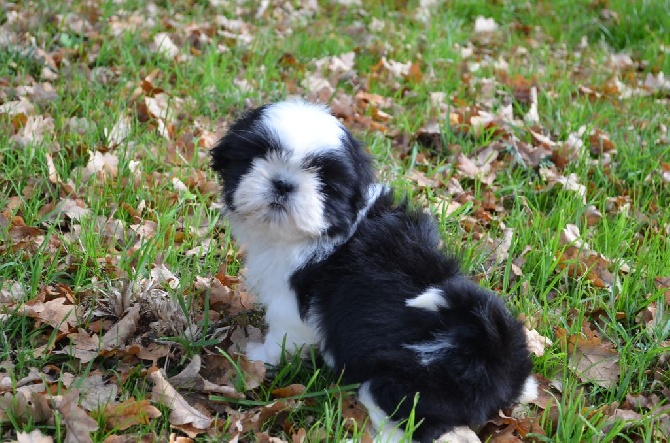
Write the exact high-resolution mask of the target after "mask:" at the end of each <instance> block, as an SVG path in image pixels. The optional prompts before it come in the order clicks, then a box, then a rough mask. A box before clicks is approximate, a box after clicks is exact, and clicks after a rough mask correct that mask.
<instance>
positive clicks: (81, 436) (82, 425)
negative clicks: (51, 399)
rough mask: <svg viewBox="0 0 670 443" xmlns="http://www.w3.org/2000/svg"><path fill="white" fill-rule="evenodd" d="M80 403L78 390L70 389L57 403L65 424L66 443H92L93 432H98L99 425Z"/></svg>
mask: <svg viewBox="0 0 670 443" xmlns="http://www.w3.org/2000/svg"><path fill="white" fill-rule="evenodd" d="M78 402H79V390H78V389H70V390H69V391H68V392H67V393H66V394H65V395H64V396H63V398H62V399H61V400H60V401H56V402H55V403H56V409H57V410H58V412H60V413H61V415H62V416H63V421H64V422H65V440H64V443H87V442H91V443H92V442H93V439H92V438H91V432H95V431H97V430H98V423H97V422H96V421H95V420H94V419H93V418H92V417H90V416H89V415H88V414H87V413H86V411H85V410H84V409H82V408H80V407H79V405H78Z"/></svg>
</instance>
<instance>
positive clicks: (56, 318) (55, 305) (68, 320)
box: [19, 297, 77, 333]
mask: <svg viewBox="0 0 670 443" xmlns="http://www.w3.org/2000/svg"><path fill="white" fill-rule="evenodd" d="M65 303H67V299H66V298H65V297H59V298H56V299H54V300H49V301H48V302H44V303H42V302H40V301H37V300H32V301H30V302H28V303H26V304H25V305H23V306H21V308H20V309H19V312H20V313H22V314H23V315H27V316H28V317H32V318H34V319H37V320H39V321H41V322H44V323H46V324H48V325H50V326H51V327H53V328H54V329H58V330H59V331H61V332H66V333H67V332H70V328H73V327H75V326H76V324H77V315H76V306H74V305H66V304H65Z"/></svg>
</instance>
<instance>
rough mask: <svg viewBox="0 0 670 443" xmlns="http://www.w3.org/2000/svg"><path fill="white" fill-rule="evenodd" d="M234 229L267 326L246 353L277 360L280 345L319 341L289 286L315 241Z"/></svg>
mask: <svg viewBox="0 0 670 443" xmlns="http://www.w3.org/2000/svg"><path fill="white" fill-rule="evenodd" d="M235 228H236V227H235V226H234V227H233V232H234V234H235V236H236V238H237V239H238V241H240V242H241V243H242V244H244V246H245V249H246V254H247V257H246V260H245V264H246V272H245V281H246V283H247V285H248V286H249V288H250V289H251V290H252V292H253V293H254V294H255V295H256V296H257V297H258V302H260V303H261V304H263V305H264V306H265V309H266V313H265V319H266V321H267V323H268V326H269V329H268V332H267V335H266V337H265V342H264V343H262V344H260V343H259V344H250V345H249V347H248V349H247V354H248V357H249V358H250V359H252V360H263V361H265V362H267V363H273V364H274V363H277V362H279V359H280V357H281V351H282V348H285V349H286V350H287V351H289V352H295V351H296V349H301V348H306V347H308V346H309V345H311V344H316V343H317V342H318V337H317V334H316V331H314V330H313V329H312V328H311V327H310V326H308V325H307V324H306V323H305V322H303V321H302V320H301V318H300V314H299V310H298V299H297V296H296V294H295V292H294V291H293V290H292V289H291V286H290V283H289V279H290V277H291V274H292V273H293V272H294V271H295V270H296V269H299V268H300V267H302V266H303V265H304V264H305V263H306V262H307V260H309V259H310V258H311V257H313V255H314V252H315V251H316V250H317V249H318V246H317V245H316V244H314V243H307V244H306V242H304V241H296V242H294V243H290V242H286V240H280V241H276V240H275V241H273V240H272V239H270V238H268V237H269V235H263V234H260V235H259V234H258V232H254V235H246V234H251V233H250V232H244V231H245V230H244V228H243V227H242V226H240V227H239V228H241V229H235Z"/></svg>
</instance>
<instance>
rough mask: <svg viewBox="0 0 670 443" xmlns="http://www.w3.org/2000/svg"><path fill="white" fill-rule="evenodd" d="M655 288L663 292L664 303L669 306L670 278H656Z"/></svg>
mask: <svg viewBox="0 0 670 443" xmlns="http://www.w3.org/2000/svg"><path fill="white" fill-rule="evenodd" d="M654 285H656V288H657V289H659V290H662V291H663V294H664V296H665V303H666V304H668V305H670V277H656V278H655V279H654Z"/></svg>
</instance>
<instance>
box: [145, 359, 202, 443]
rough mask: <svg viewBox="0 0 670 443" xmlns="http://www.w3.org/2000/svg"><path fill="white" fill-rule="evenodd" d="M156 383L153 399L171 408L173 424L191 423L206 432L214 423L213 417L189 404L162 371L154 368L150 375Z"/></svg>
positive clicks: (152, 391)
mask: <svg viewBox="0 0 670 443" xmlns="http://www.w3.org/2000/svg"><path fill="white" fill-rule="evenodd" d="M148 378H149V380H151V381H152V382H153V383H154V387H153V389H152V390H151V400H152V401H154V402H156V403H159V404H161V405H163V406H165V407H167V408H169V409H170V410H171V411H170V416H169V418H168V420H169V422H170V424H172V425H184V424H190V425H192V426H193V427H194V428H195V429H197V430H199V431H200V432H205V430H207V429H209V427H210V426H211V425H212V419H211V418H210V417H208V416H206V415H205V414H203V413H202V412H200V411H198V410H197V409H195V408H194V407H193V406H191V405H189V404H188V402H187V401H186V400H185V399H184V397H182V396H181V395H180V394H179V393H178V392H177V390H176V389H175V388H174V387H172V385H171V384H170V383H169V382H168V381H167V380H166V379H165V378H164V377H163V374H162V373H161V371H159V370H158V369H157V368H153V369H152V370H151V372H150V373H149V375H148Z"/></svg>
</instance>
